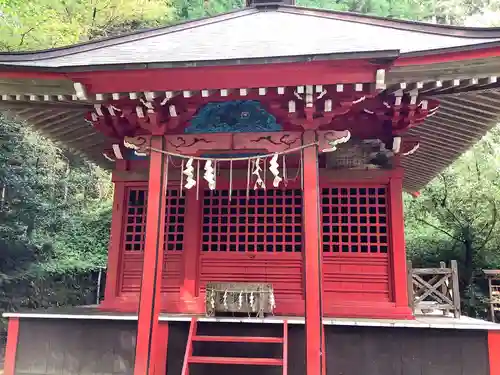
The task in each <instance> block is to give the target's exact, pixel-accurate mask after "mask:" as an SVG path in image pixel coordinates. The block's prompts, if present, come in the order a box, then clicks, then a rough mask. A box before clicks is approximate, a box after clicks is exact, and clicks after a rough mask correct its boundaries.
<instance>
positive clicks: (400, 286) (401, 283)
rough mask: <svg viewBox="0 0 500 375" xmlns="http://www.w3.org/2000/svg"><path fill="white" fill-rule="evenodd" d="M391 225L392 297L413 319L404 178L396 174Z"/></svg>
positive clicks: (391, 187)
mask: <svg viewBox="0 0 500 375" xmlns="http://www.w3.org/2000/svg"><path fill="white" fill-rule="evenodd" d="M389 223H390V226H389V228H390V244H391V246H390V256H391V268H392V275H393V279H392V281H393V284H392V295H393V298H394V302H395V304H396V308H401V309H402V308H407V309H408V317H412V313H411V311H410V308H409V306H408V279H407V277H408V276H407V274H406V251H405V238H404V217H403V176H402V174H401V173H398V174H395V175H394V176H393V177H391V179H390V180H389Z"/></svg>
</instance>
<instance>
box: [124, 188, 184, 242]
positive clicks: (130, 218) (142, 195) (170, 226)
mask: <svg viewBox="0 0 500 375" xmlns="http://www.w3.org/2000/svg"><path fill="white" fill-rule="evenodd" d="M166 194H167V196H166V207H165V235H164V239H165V244H166V251H182V250H183V242H184V228H185V225H184V224H185V223H184V219H185V218H184V214H185V204H186V198H185V197H184V194H182V195H181V193H180V192H179V189H168V190H167V193H166ZM146 208H147V189H130V190H129V191H128V201H127V217H126V227H125V241H124V242H125V250H126V251H144V241H145V235H146Z"/></svg>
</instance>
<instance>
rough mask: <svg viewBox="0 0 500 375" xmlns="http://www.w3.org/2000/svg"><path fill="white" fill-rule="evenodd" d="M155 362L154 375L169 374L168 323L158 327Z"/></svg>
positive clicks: (162, 323)
mask: <svg viewBox="0 0 500 375" xmlns="http://www.w3.org/2000/svg"><path fill="white" fill-rule="evenodd" d="M155 350H156V351H155V361H154V375H166V373H167V350H168V322H161V323H160V324H159V325H158V335H157V336H156V349H155Z"/></svg>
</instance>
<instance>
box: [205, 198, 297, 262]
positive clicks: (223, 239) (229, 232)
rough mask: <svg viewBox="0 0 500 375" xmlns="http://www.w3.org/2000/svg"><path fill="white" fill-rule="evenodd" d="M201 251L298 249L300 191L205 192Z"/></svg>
mask: <svg viewBox="0 0 500 375" xmlns="http://www.w3.org/2000/svg"><path fill="white" fill-rule="evenodd" d="M202 250H203V251H237V252H253V251H257V252H300V251H301V250H302V192H301V191H300V190H296V189H287V190H272V189H268V190H257V191H254V190H251V191H250V196H249V198H248V199H247V192H246V190H233V191H232V198H231V200H229V191H228V190H219V191H218V190H215V191H209V190H207V191H205V192H204V199H203V238H202Z"/></svg>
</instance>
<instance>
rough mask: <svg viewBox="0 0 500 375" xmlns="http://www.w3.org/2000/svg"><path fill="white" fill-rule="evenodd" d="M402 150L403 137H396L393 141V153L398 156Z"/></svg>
mask: <svg viewBox="0 0 500 375" xmlns="http://www.w3.org/2000/svg"><path fill="white" fill-rule="evenodd" d="M400 150H401V137H394V138H393V139H392V152H394V153H395V154H398V153H399V151H400Z"/></svg>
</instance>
